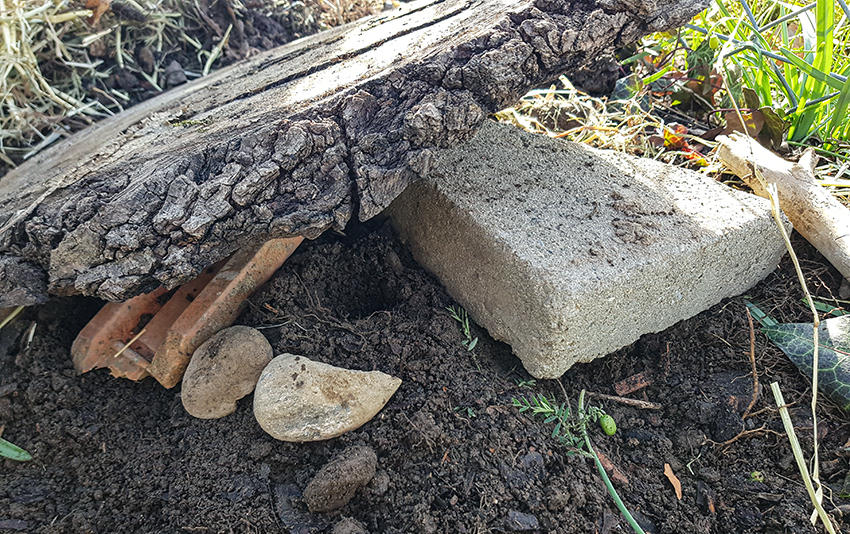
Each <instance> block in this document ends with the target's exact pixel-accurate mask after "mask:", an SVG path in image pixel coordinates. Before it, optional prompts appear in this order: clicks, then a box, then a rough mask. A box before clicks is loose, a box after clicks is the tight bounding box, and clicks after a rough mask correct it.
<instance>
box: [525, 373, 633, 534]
mask: <svg viewBox="0 0 850 534" xmlns="http://www.w3.org/2000/svg"><path fill="white" fill-rule="evenodd" d="M584 396H585V390H581V393H579V396H578V408H577V410H576V411H575V412H573V411H572V410H571V409H570V405H569V403H563V404H561V405H558V404H557V403H556V402H554V401H552V400H549V399H547V398H546V396H545V395H536V396H535V395H532V396H531V397H530V398H526V397H522V398H519V399H516V398H514V399H511V401H512V403H513V406H514V407H516V408H519V411H520V412H530V413H531V414H532V415H536V416H538V417H542V418H543V420H544V421H543V422H544V423H555V428H554V429H553V430H552V437H553V438H557V439H558V441H560V442H561V444H562V445H566V446H568V447H570V448H571V449H572V450H571V451H569V452H568V453H567V455H570V454H575V453H578V454H581V455H582V456H585V457H588V458H593V462H594V463H595V464H596V469H597V470H598V471H599V476H600V477H601V478H602V482H604V483H605V487H606V488H607V489H608V494H609V495H611V498H612V499H614V503H615V504H616V505H617V508H618V509H619V510H620V513H622V514H623V517H625V518H626V521H628V523H629V526H631V527H632V529H633V530H634V531H635V532H636V533H637V534H644V530H643V529H642V528H641V527H640V525H638V524H637V521H635V518H634V517H632V514H631V513H630V512H629V510H628V508H626V505H625V504H624V503H623V500H622V499H621V498H620V496H619V494H617V490H616V489H614V485H613V484H612V483H611V479H610V478H608V474H607V473H606V472H605V469H604V468H603V467H602V462H601V461H600V460H599V456H598V455H597V454H596V451H595V450H594V449H593V445H591V443H590V436H589V435H588V433H587V424H588V423H596V422H600V423H601V424H602V425H604V426H603V430H604V431H605V433H606V434H608V432H609V431H610V430H611V428H612V427H611V426H610V425H611V424H612V423H613V419H612V418H611V416H609V415H608V414H606V413H605V411H604V410H602V408H599V407H597V406H588V407H586V408H585V405H584ZM614 431H616V425H615V426H614ZM612 433H613V432H612Z"/></svg>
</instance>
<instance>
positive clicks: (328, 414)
mask: <svg viewBox="0 0 850 534" xmlns="http://www.w3.org/2000/svg"><path fill="white" fill-rule="evenodd" d="M399 385H401V379H399V378H395V377H393V376H390V375H388V374H385V373H382V372H380V371H370V372H366V371H352V370H349V369H343V368H340V367H334V366H332V365H327V364H324V363H321V362H314V361H312V360H310V359H308V358H305V357H304V356H297V355H294V354H281V355H280V356H277V357H276V358H274V359H273V360H272V361H271V363H269V364H268V366H267V367H266V368H265V369H264V370H263V373H262V375H260V380H259V382H258V383H257V389H256V391H255V392H254V417H256V419H257V422H258V423H259V424H260V426H261V427H262V428H263V430H265V431H266V432H268V433H269V434H270V435H271V436H272V437H274V438H276V439H279V440H281V441H294V442H306V441H320V440H324V439H330V438H334V437H336V436H339V435H340V434H343V433H345V432H348V431H349V430H354V429H355V428H358V427H360V426H361V425H363V424H364V423H366V422H367V421H369V420H370V419H372V418H373V417H374V416H375V414H377V413H378V412H379V411H380V410H381V408H383V407H384V405H385V404H386V403H387V401H389V400H390V397H392V395H393V393H395V391H396V390H397V389H398V387H399Z"/></svg>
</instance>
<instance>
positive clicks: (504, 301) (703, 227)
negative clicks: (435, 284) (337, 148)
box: [388, 122, 785, 378]
mask: <svg viewBox="0 0 850 534" xmlns="http://www.w3.org/2000/svg"><path fill="white" fill-rule="evenodd" d="M388 213H389V215H390V216H391V217H392V220H393V223H394V225H395V227H396V228H397V230H398V231H399V233H400V235H401V237H402V238H403V239H404V240H405V241H406V242H407V243H408V244H409V245H410V248H411V249H412V252H413V255H414V257H415V258H416V260H417V261H418V262H419V263H420V264H421V265H422V266H424V267H425V268H427V269H428V270H430V271H432V272H433V273H434V274H436V275H437V276H438V277H439V278H440V280H441V281H442V282H443V284H444V285H445V286H446V288H447V289H448V291H449V293H450V294H451V295H452V297H454V299H455V300H456V301H457V302H458V303H460V304H461V305H462V306H463V307H464V308H466V310H467V311H468V312H469V315H470V317H471V318H472V319H474V320H475V322H477V323H478V324H479V325H481V326H483V327H485V328H486V329H487V330H488V331H489V333H490V335H491V336H492V337H494V338H495V339H497V340H500V341H505V342H507V343H509V344H510V345H511V347H512V348H513V351H514V353H515V354H516V355H517V356H518V357H519V358H520V359H521V360H522V363H523V365H524V366H525V368H526V369H527V370H528V372H529V373H530V374H532V375H533V376H534V377H536V378H556V377H559V376H561V375H562V374H563V373H564V372H565V371H566V370H567V369H569V368H570V367H571V366H572V365H573V364H575V363H578V362H588V361H590V360H592V359H594V358H597V357H600V356H604V355H606V354H609V353H611V352H613V351H615V350H617V349H619V348H621V347H624V346H627V345H629V344H631V343H633V342H635V341H636V340H637V339H638V338H639V337H640V336H641V335H643V334H647V333H651V332H659V331H662V330H664V329H666V328H668V327H670V326H672V325H673V324H675V323H677V322H678V321H681V320H683V319H687V318H689V317H691V316H693V315H696V314H697V313H699V312H701V311H703V310H706V309H708V308H709V307H711V306H713V305H715V304H717V303H718V302H720V301H721V300H722V299H724V298H727V297H731V296H735V295H738V294H741V293H742V292H744V291H746V290H747V289H749V288H750V287H751V286H753V285H754V284H756V283H757V282H758V281H759V280H761V279H762V278H764V277H765V276H766V275H767V274H768V273H770V272H771V271H773V270H774V268H775V267H776V265H777V264H778V262H779V259H780V258H781V256H782V255H783V254H784V252H785V246H784V244H783V241H782V238H781V237H780V234H779V230H778V228H777V227H776V225H775V223H774V221H773V219H772V218H771V215H770V206H769V203H768V201H767V200H765V199H762V198H758V197H755V196H754V195H751V194H747V193H743V192H740V191H736V190H733V189H731V188H728V187H725V186H723V185H722V184H719V183H717V182H715V181H714V180H712V179H711V178H710V177H707V176H704V175H701V174H699V173H696V172H693V171H688V170H684V169H680V168H677V167H672V166H670V165H666V164H664V163H660V162H657V161H654V160H651V159H644V158H636V157H632V156H629V155H626V154H622V153H619V152H610V151H601V150H596V149H593V148H590V147H587V146H584V145H578V144H575V143H569V142H565V141H562V140H559V139H551V138H548V137H546V136H542V135H536V134H531V133H528V132H525V131H522V130H520V129H518V128H515V127H513V126H509V125H505V124H497V123H493V122H488V123H486V124H485V125H484V126H483V127H482V129H481V131H480V132H479V133H478V135H476V137H475V138H474V139H473V140H472V141H470V142H469V143H467V144H464V145H462V146H458V147H456V148H453V149H452V150H449V151H447V152H444V153H442V154H441V155H440V156H439V157H438V158H437V161H436V163H435V166H434V167H433V169H432V171H431V172H430V173H429V174H428V175H427V177H426V178H425V179H424V180H421V181H419V182H416V183H414V184H412V185H411V186H410V187H408V189H407V190H406V191H405V192H404V193H403V194H402V195H401V196H399V197H398V198H397V199H396V200H395V201H394V202H393V204H392V205H391V206H390V208H389V209H388Z"/></svg>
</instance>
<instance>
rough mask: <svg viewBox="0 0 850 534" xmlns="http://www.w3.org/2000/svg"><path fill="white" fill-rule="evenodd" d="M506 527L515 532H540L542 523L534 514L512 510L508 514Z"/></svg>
mask: <svg viewBox="0 0 850 534" xmlns="http://www.w3.org/2000/svg"><path fill="white" fill-rule="evenodd" d="M505 527H506V528H507V529H508V530H511V531H514V532H523V531H526V530H539V529H540V523H539V522H538V521H537V517H535V516H534V515H532V514H525V513H522V512H517V511H516V510H511V511H510V512H508V517H507V519H505Z"/></svg>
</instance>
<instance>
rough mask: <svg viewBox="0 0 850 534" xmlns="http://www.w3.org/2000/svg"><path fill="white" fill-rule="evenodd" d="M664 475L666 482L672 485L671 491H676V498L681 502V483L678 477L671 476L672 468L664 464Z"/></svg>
mask: <svg viewBox="0 0 850 534" xmlns="http://www.w3.org/2000/svg"><path fill="white" fill-rule="evenodd" d="M664 474H665V475H667V480H669V481H670V484H673V489H675V490H676V498H677V499H679V500H680V501H681V500H682V483H681V482H679V477H677V476H676V475H674V474H673V468H671V467H670V464H664Z"/></svg>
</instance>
